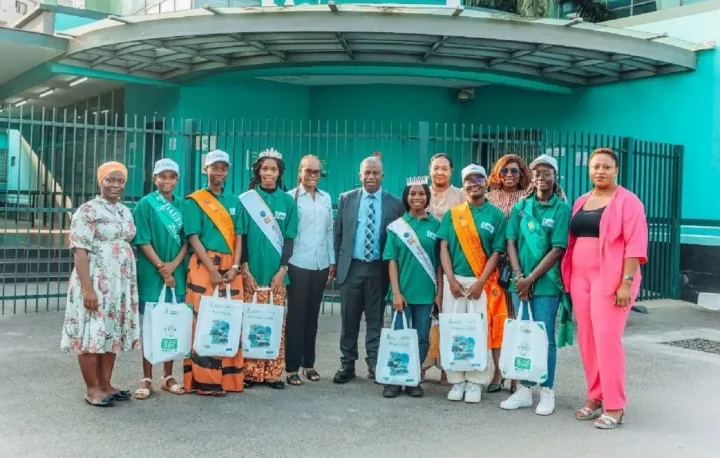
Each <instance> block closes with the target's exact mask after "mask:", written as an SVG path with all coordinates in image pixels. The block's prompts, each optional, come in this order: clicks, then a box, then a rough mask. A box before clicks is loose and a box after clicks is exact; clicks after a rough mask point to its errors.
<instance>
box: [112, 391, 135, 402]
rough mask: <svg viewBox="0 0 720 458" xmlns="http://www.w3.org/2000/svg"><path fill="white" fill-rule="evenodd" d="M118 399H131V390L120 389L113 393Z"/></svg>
mask: <svg viewBox="0 0 720 458" xmlns="http://www.w3.org/2000/svg"><path fill="white" fill-rule="evenodd" d="M110 396H112V397H113V398H114V399H115V400H116V401H129V400H130V398H132V393H130V392H129V391H118V392H117V393H115V394H111V395H110Z"/></svg>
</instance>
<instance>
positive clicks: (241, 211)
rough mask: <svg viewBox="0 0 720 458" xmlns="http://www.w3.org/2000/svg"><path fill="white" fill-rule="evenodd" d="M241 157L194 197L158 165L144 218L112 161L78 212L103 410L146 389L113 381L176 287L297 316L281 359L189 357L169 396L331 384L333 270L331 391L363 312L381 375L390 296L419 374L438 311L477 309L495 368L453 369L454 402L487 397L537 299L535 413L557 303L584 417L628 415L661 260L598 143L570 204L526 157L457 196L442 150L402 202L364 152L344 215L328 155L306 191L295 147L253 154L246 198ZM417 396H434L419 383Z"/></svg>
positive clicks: (92, 380) (388, 393)
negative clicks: (630, 377)
mask: <svg viewBox="0 0 720 458" xmlns="http://www.w3.org/2000/svg"><path fill="white" fill-rule="evenodd" d="M230 167H231V164H230V159H229V156H228V155H227V153H225V152H223V151H219V150H216V151H213V152H210V153H209V154H207V156H206V160H205V172H206V173H207V177H208V184H207V187H205V188H203V189H201V190H198V191H196V192H194V193H192V194H190V195H189V196H188V197H187V198H186V199H184V200H182V199H180V198H178V197H176V196H175V195H174V189H175V187H176V185H177V183H178V178H179V173H180V170H179V167H178V166H177V164H176V163H174V162H173V161H171V160H169V159H162V160H160V161H158V163H157V164H156V166H155V170H154V171H153V180H154V182H155V184H156V186H157V191H155V192H153V193H152V194H150V195H148V196H145V197H144V198H143V199H142V200H140V202H138V203H137V205H136V206H135V209H134V211H133V212H130V210H129V209H128V208H127V207H125V206H123V205H122V203H121V198H122V194H123V190H124V187H125V181H126V179H127V170H126V169H125V167H124V166H123V165H122V164H119V163H107V164H103V165H102V166H101V167H100V168H99V170H98V183H99V185H100V195H99V196H98V197H97V198H95V199H94V200H92V201H90V202H88V203H86V204H84V205H82V206H81V207H80V208H79V209H78V211H77V212H76V213H75V214H74V215H73V219H72V224H71V231H70V243H71V248H72V249H73V252H74V259H75V269H74V271H73V273H72V276H71V280H70V286H69V289H68V305H67V309H66V318H65V324H64V327H63V337H62V345H61V346H62V349H63V350H65V351H71V350H72V351H75V352H77V353H78V354H79V362H80V368H81V372H82V375H83V378H84V380H85V383H86V387H87V391H86V398H85V399H86V401H87V402H88V403H89V404H91V405H94V406H110V405H113V404H114V403H115V402H116V401H122V400H127V399H130V398H131V397H132V396H133V395H132V394H131V393H130V392H128V391H121V390H118V389H116V388H114V387H113V386H112V385H111V383H110V379H111V376H112V370H113V367H114V360H115V354H116V353H117V352H118V351H120V350H130V349H132V348H136V347H138V346H139V345H140V343H139V342H140V324H139V315H141V314H142V313H143V311H144V310H143V309H144V305H145V303H148V302H157V300H158V297H159V296H160V293H161V291H162V290H163V287H166V288H169V289H170V290H171V291H174V292H173V293H172V294H174V295H175V297H176V299H177V300H178V301H186V302H187V303H188V304H191V305H192V306H193V308H194V312H195V316H197V313H198V310H199V306H200V299H201V298H202V297H203V296H206V295H212V294H213V293H214V291H215V290H216V289H218V288H219V290H220V291H221V292H223V291H224V290H225V285H227V286H229V291H230V295H231V296H232V298H234V299H242V300H244V301H246V302H250V301H253V302H255V303H260V304H262V303H273V304H276V305H281V306H285V305H286V303H287V313H286V319H285V323H286V328H285V332H284V333H283V338H282V342H281V349H280V356H279V358H277V359H275V360H251V359H244V358H243V355H242V349H241V350H239V351H238V353H237V354H236V355H235V356H233V357H230V358H212V357H199V356H198V355H196V354H195V353H192V354H191V355H190V357H189V358H187V359H186V360H185V362H184V380H183V385H184V386H181V385H180V384H179V383H178V382H177V381H176V380H175V378H173V376H172V363H165V364H164V366H163V377H162V378H161V383H160V387H161V388H162V389H164V390H167V391H169V392H171V393H174V394H183V393H185V392H195V393H197V394H200V395H210V396H222V395H224V394H225V393H226V392H228V391H230V392H240V391H243V390H244V389H247V388H250V387H253V386H255V385H257V384H264V385H267V386H269V387H271V388H274V389H282V388H284V387H285V383H288V384H290V385H293V386H298V385H301V384H302V383H303V380H302V378H301V377H300V375H301V373H300V369H301V368H302V375H303V376H304V378H305V379H306V380H310V381H318V380H320V374H319V373H318V371H317V370H316V369H315V367H314V364H315V340H316V335H317V324H318V314H319V309H320V304H321V302H322V299H323V291H324V289H325V287H326V285H327V284H328V283H329V282H330V281H331V280H332V279H333V278H335V279H336V285H338V286H339V289H340V296H341V321H342V331H341V337H340V353H341V358H340V364H341V366H340V369H339V370H338V371H337V373H336V374H335V376H334V379H333V381H334V382H335V383H347V382H349V381H351V380H352V379H353V378H355V377H356V368H355V365H356V361H357V360H358V359H359V352H358V337H359V332H360V323H361V320H362V316H363V314H364V315H365V322H366V334H365V348H366V352H367V355H366V359H365V362H366V363H367V371H368V378H370V379H375V366H376V364H377V358H378V347H379V342H380V334H381V329H382V328H383V325H384V316H385V304H386V301H387V300H389V301H391V302H392V306H393V308H394V310H396V311H397V312H398V314H397V315H398V317H397V319H396V321H395V322H394V323H392V324H391V326H394V327H396V328H397V327H399V326H401V324H402V320H401V318H402V317H401V316H400V315H401V314H405V316H406V318H407V321H408V322H409V323H412V327H413V328H415V329H416V330H417V332H418V338H419V353H420V354H419V357H420V361H423V362H424V363H423V375H422V378H423V381H424V379H425V371H426V370H427V369H429V368H430V367H431V366H438V367H439V368H441V370H442V361H440V360H439V358H437V357H435V356H431V355H436V354H437V352H436V351H432V348H431V346H432V345H437V342H431V340H433V339H431V338H430V335H431V327H432V321H433V317H436V316H437V314H438V313H439V312H443V313H464V312H466V311H473V310H472V309H473V308H474V307H477V304H481V305H480V306H481V307H484V310H478V311H482V312H485V313H486V316H487V322H488V348H489V349H490V350H491V353H492V357H493V358H492V359H493V363H494V370H493V371H492V373H491V375H490V378H489V380H486V378H487V376H486V375H485V374H484V372H472V371H470V372H456V371H447V372H446V371H443V372H442V373H441V383H442V384H449V385H452V386H451V388H450V391H449V393H448V399H449V400H451V401H462V400H464V401H465V402H468V403H477V402H480V400H481V391H482V385H483V384H484V383H485V382H486V381H488V382H489V383H487V386H486V388H485V391H486V392H488V393H495V392H498V391H500V390H501V389H502V388H503V386H504V383H505V380H504V379H503V377H502V374H501V372H500V364H499V357H500V353H501V347H502V341H503V330H504V324H505V320H506V319H507V318H508V317H513V316H514V312H515V311H517V310H519V306H520V304H521V303H526V304H528V305H529V307H526V309H527V308H529V309H530V311H531V312H532V314H533V316H534V318H535V320H537V321H542V322H544V323H545V328H546V330H547V333H548V337H549V348H548V378H547V380H546V381H545V382H544V383H543V384H542V387H541V388H540V400H539V403H538V405H537V408H536V413H537V414H539V415H549V414H551V413H552V412H553V411H554V409H555V401H554V391H553V388H554V384H555V369H556V355H557V345H556V343H555V332H556V321H557V315H558V310H561V316H564V318H563V319H564V320H568V319H571V318H569V317H570V314H571V312H572V311H574V314H575V317H576V319H577V324H578V341H579V346H580V352H581V355H582V360H583V365H584V368H585V374H586V379H587V384H588V390H587V401H586V403H585V405H584V406H583V407H582V408H580V409H579V410H578V411H577V412H576V413H575V416H576V418H577V419H578V420H595V422H594V425H595V426H596V427H598V428H602V429H613V428H615V427H616V426H617V425H618V424H619V423H620V422H621V421H622V415H623V412H624V409H625V405H626V398H625V386H624V384H625V373H624V370H625V362H624V349H623V344H622V334H623V330H624V326H625V323H626V320H627V316H628V313H629V310H630V307H629V306H630V305H631V304H632V303H633V302H634V300H635V299H636V297H637V294H638V291H639V286H640V269H639V266H640V264H642V263H644V262H647V254H646V253H647V243H648V240H647V237H648V235H647V224H646V221H645V214H644V208H643V205H642V203H641V202H640V200H639V199H638V198H637V196H635V195H634V194H633V193H632V192H630V191H628V190H626V189H625V188H623V187H621V186H619V185H618V184H617V182H616V177H617V174H618V157H617V155H616V153H615V152H614V151H612V150H610V149H606V148H601V149H598V150H596V151H594V152H593V153H592V155H591V156H590V159H589V174H590V178H591V180H592V183H593V190H592V191H590V192H589V193H587V194H585V195H583V196H581V197H580V198H579V199H578V200H577V201H576V202H575V204H574V205H573V207H572V209H571V207H570V205H569V204H568V203H567V197H566V196H565V194H564V192H563V191H562V188H561V187H560V186H559V185H558V183H557V181H558V171H559V170H558V164H557V161H556V159H555V158H553V157H552V156H548V155H542V156H540V157H538V158H536V159H535V160H534V161H532V163H531V164H530V165H528V164H526V163H525V161H524V160H523V159H522V158H521V157H519V156H517V155H506V156H503V157H502V158H500V160H499V161H498V162H497V163H496V164H495V166H494V168H493V170H492V172H491V173H490V174H489V175H488V174H487V173H486V170H485V169H484V168H483V167H482V166H481V165H478V164H474V163H473V164H470V165H468V166H466V167H465V168H463V169H462V171H461V174H460V176H461V182H462V188H457V187H455V186H453V185H452V175H453V164H452V160H451V158H450V157H449V156H448V155H446V154H442V153H441V154H437V155H435V156H433V158H432V159H431V161H430V164H429V179H430V180H429V182H428V177H411V178H408V181H407V186H406V187H405V189H404V190H403V193H402V196H401V198H398V197H396V196H394V195H393V194H391V193H390V192H388V191H387V190H385V189H383V188H382V180H383V176H384V175H383V164H382V162H381V160H380V159H379V158H378V157H374V156H373V157H368V158H366V159H365V160H363V161H362V163H361V164H360V173H359V178H360V181H361V183H362V185H361V187H360V188H358V189H355V190H352V191H348V192H345V193H343V194H341V195H340V197H339V199H338V206H337V215H336V217H335V218H334V221H333V214H332V203H331V198H330V196H329V195H328V194H327V193H326V192H324V191H321V190H320V189H318V180H319V178H320V176H321V172H322V170H321V165H320V161H319V159H318V158H317V157H315V156H312V155H308V156H305V157H303V158H302V159H301V161H300V164H299V169H298V183H297V187H296V188H295V189H292V190H289V191H286V190H285V187H284V185H283V181H282V178H283V174H284V171H285V163H284V162H283V159H282V155H281V154H280V153H279V152H277V151H274V150H266V151H264V152H263V153H261V154H260V155H259V157H258V159H257V160H256V161H255V162H254V164H253V167H252V179H251V181H250V186H249V188H250V189H249V190H248V191H247V192H245V193H243V194H241V195H240V196H239V197H238V196H235V195H232V194H230V193H229V192H227V191H226V188H225V182H226V180H227V178H228V174H229V170H230ZM133 245H135V246H136V247H137V262H136V259H135V255H134V251H133ZM286 291H287V294H286ZM169 299H170V298H168V300H169ZM570 299H572V304H573V307H572V309H571V305H570ZM518 318H519V319H526V317H525V316H523V317H518ZM193 332H194V325H193ZM431 344H432V345H431ZM283 370H284V371H285V373H286V378H285V382H283V381H282V380H281V377H282V373H283ZM143 372H144V378H143V379H142V381H141V385H140V387H139V388H138V390H137V391H136V392H135V393H134V396H135V398H137V399H146V398H147V397H148V396H150V394H151V391H152V366H151V365H150V364H149V363H148V362H147V361H144V363H143ZM520 382H521V383H518V381H511V382H510V391H511V395H510V397H509V398H508V399H506V400H505V401H503V402H502V403H501V404H500V406H501V407H502V408H503V409H508V410H514V409H519V408H523V407H530V406H532V405H533V392H532V384H531V383H528V382H526V381H520ZM405 391H406V392H407V394H409V395H410V396H414V397H419V396H422V395H423V389H422V387H421V386H420V385H418V386H416V387H406V388H405ZM401 392H402V388H401V387H399V386H393V385H388V386H385V387H384V388H383V395H384V396H385V397H390V398H392V397H396V396H398V395H399V394H400V393H401Z"/></svg>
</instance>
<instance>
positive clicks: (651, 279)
mask: <svg viewBox="0 0 720 458" xmlns="http://www.w3.org/2000/svg"><path fill="white" fill-rule="evenodd" d="M9 133H10V134H9ZM2 135H5V136H8V135H10V136H12V138H17V137H18V136H20V137H21V138H22V142H10V144H9V149H10V154H9V155H8V156H11V157H15V158H16V160H15V162H13V163H11V164H8V166H7V172H6V177H7V178H6V183H0V279H2V280H1V281H2V283H1V284H0V304H1V305H0V307H1V311H0V312H1V313H2V314H8V313H9V314H14V313H27V312H38V311H49V310H59V309H61V308H62V307H63V306H64V296H65V294H66V290H65V288H66V279H67V278H68V276H69V273H70V271H71V269H72V259H71V256H70V251H69V250H68V249H67V248H68V230H69V219H70V216H71V214H72V212H73V211H74V210H75V209H76V208H77V207H78V206H79V205H80V204H82V203H83V202H85V201H87V200H89V199H90V198H92V197H93V196H94V195H95V192H96V183H95V170H96V168H97V166H98V165H99V164H100V163H102V162H104V161H107V160H119V161H122V162H123V163H125V164H126V165H127V166H128V169H129V179H128V184H127V187H126V204H127V205H128V206H130V207H132V205H133V204H134V202H136V201H137V200H138V199H139V198H140V197H142V196H143V195H144V194H146V193H147V192H149V191H150V190H151V189H152V183H151V179H150V175H151V170H152V166H153V164H154V162H155V161H156V160H157V159H159V158H161V157H171V158H174V159H175V160H176V161H177V162H178V163H179V164H180V165H181V168H182V173H181V183H180V185H179V186H180V188H179V189H178V192H177V193H178V194H179V195H180V194H186V193H188V192H189V191H191V190H193V189H196V188H198V187H200V186H203V185H204V183H205V176H204V175H203V173H202V167H201V165H202V161H203V158H204V155H205V154H206V153H207V152H208V151H210V150H212V149H215V148H220V149H223V150H225V151H227V152H228V153H229V154H230V157H231V162H232V163H233V167H232V169H231V176H230V177H229V178H228V188H229V189H230V190H231V191H232V192H234V193H236V194H239V193H240V192H241V191H243V190H245V189H247V185H248V182H249V178H250V164H251V163H252V161H253V160H254V158H255V157H256V155H257V154H258V152H259V151H261V150H262V149H265V148H267V147H274V148H276V149H278V150H279V151H281V152H282V153H283V155H284V159H285V162H286V172H285V177H284V183H285V185H286V186H287V188H292V187H294V186H295V183H296V180H297V166H298V163H299V160H300V158H301V157H302V156H303V155H305V154H308V153H312V154H315V155H317V156H319V157H320V159H321V162H322V166H323V169H324V171H325V176H324V177H323V178H322V180H321V183H320V187H321V188H322V189H324V190H326V191H327V192H329V193H330V194H331V196H332V198H333V202H336V199H337V196H338V195H339V194H340V193H341V192H343V191H346V190H349V189H352V188H355V187H357V186H359V182H358V179H357V176H358V175H357V167H358V164H359V163H360V161H361V160H362V159H363V158H364V157H367V156H368V155H370V154H373V153H374V152H378V153H379V154H380V155H381V157H382V160H383V162H384V169H385V177H384V181H383V187H384V188H385V189H387V190H388V191H390V192H393V193H394V194H396V195H400V194H401V192H402V189H403V187H404V182H405V181H404V180H405V177H407V176H412V175H424V174H427V170H428V162H429V159H430V157H431V156H432V155H433V154H435V153H438V152H445V153H447V154H449V155H450V156H451V157H452V158H453V162H454V164H455V175H454V177H453V181H454V182H455V183H459V180H460V178H459V173H460V170H461V169H462V167H463V166H464V165H465V164H467V163H469V162H471V161H474V162H478V163H480V164H482V165H484V166H485V167H486V168H487V169H488V170H490V168H491V167H492V165H493V164H494V163H495V162H496V161H497V159H498V158H499V157H500V156H502V155H504V154H506V153H511V152H512V153H516V154H519V155H521V156H522V157H524V158H526V160H528V162H529V161H530V160H531V159H532V158H533V157H535V156H537V155H539V154H541V153H548V154H552V155H553V156H555V157H556V158H557V160H558V162H559V168H560V177H559V180H560V184H561V185H562V186H563V187H564V188H565V190H566V192H567V194H568V196H569V198H570V199H575V198H577V197H578V196H579V195H581V194H582V193H584V192H586V191H587V190H589V189H590V183H589V177H588V173H587V167H586V164H587V160H588V156H589V154H590V153H591V152H592V151H593V150H594V149H595V148H597V147H601V146H607V147H611V148H613V149H615V150H616V151H617V152H618V154H619V155H620V158H621V167H620V170H621V176H620V182H621V183H622V184H623V185H625V186H626V187H628V188H629V189H631V190H633V191H634V192H636V193H637V194H638V196H640V198H641V199H642V200H643V202H644V203H645V208H646V212H647V217H648V222H649V224H650V256H649V257H650V262H649V264H647V265H646V266H643V276H644V281H643V290H642V293H641V299H658V298H676V297H677V295H678V291H679V284H678V281H679V258H680V254H679V249H680V215H681V207H680V205H681V190H682V154H683V148H682V146H679V145H671V144H665V143H657V142H651V141H640V140H636V139H633V138H628V137H618V136H612V135H600V134H597V135H595V134H587V133H581V132H567V131H560V130H542V129H527V128H520V127H499V126H487V125H472V124H436V123H428V122H419V123H418V122H410V123H407V122H396V123H392V122H373V121H366V122H363V121H344V120H333V121H329V120H324V121H310V120H270V119H262V120H242V119H224V120H223V119H220V120H217V119H212V120H207V119H204V120H176V119H166V118H152V117H139V116H127V115H125V116H122V118H121V117H119V116H117V115H115V116H108V115H107V114H106V115H103V116H100V117H98V116H93V114H92V113H91V112H83V113H78V112H68V111H67V110H63V111H62V112H61V111H58V110H44V111H42V112H39V113H38V112H33V113H31V114H30V115H23V114H22V113H19V114H13V115H12V117H5V118H3V117H0V136H2ZM14 143H18V145H17V146H16V145H14ZM0 144H2V142H1V141H0ZM20 144H25V145H27V147H26V148H19V145H20ZM13 148H16V149H13ZM336 298H337V294H336V292H334V290H332V289H330V290H329V291H328V292H327V295H326V299H327V302H326V308H325V311H326V312H328V310H329V313H334V312H333V310H334V309H333V308H332V304H333V300H335V299H336ZM327 307H330V308H329V309H328V308H327Z"/></svg>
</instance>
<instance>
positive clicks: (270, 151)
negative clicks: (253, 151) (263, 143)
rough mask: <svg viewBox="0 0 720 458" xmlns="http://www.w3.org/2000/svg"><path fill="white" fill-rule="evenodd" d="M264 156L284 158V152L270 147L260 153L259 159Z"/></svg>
mask: <svg viewBox="0 0 720 458" xmlns="http://www.w3.org/2000/svg"><path fill="white" fill-rule="evenodd" d="M263 157H271V158H273V159H280V160H282V154H280V152H279V151H277V150H276V149H275V148H269V149H266V150H265V151H263V152H262V153H260V154H259V155H258V159H260V158H263Z"/></svg>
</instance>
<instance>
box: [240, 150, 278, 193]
mask: <svg viewBox="0 0 720 458" xmlns="http://www.w3.org/2000/svg"><path fill="white" fill-rule="evenodd" d="M265 161H275V163H276V164H277V166H278V171H279V172H280V173H279V175H278V178H277V182H276V183H275V185H276V187H277V188H279V189H280V190H282V191H283V192H285V191H287V188H285V185H284V184H283V180H282V178H283V172H285V163H284V162H283V160H282V159H277V158H274V157H259V158H257V159H256V160H255V162H253V165H252V178H250V186H249V187H248V189H255V188H257V187H258V186H259V185H260V169H261V168H262V165H263V164H264V163H265Z"/></svg>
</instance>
